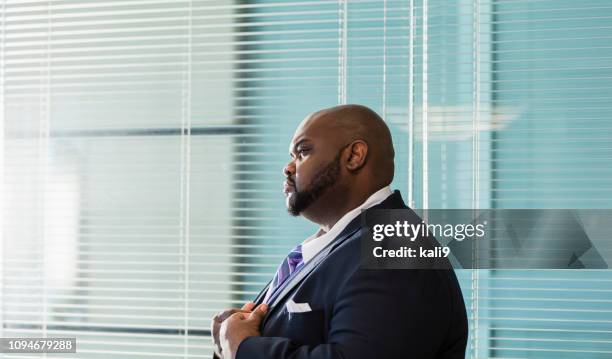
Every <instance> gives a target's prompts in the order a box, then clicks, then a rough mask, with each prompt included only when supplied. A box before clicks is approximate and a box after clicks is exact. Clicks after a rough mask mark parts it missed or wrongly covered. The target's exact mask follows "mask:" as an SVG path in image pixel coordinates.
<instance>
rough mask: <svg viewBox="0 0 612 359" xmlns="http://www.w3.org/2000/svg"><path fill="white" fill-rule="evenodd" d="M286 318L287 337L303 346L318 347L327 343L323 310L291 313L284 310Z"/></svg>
mask: <svg viewBox="0 0 612 359" xmlns="http://www.w3.org/2000/svg"><path fill="white" fill-rule="evenodd" d="M283 315H284V316H285V318H286V322H285V330H284V332H285V333H287V337H288V338H290V339H291V340H294V341H296V342H298V343H300V344H303V345H316V344H322V343H324V342H325V338H326V337H327V323H326V322H325V313H324V312H323V310H313V311H310V312H302V313H290V312H288V311H287V308H284V309H283Z"/></svg>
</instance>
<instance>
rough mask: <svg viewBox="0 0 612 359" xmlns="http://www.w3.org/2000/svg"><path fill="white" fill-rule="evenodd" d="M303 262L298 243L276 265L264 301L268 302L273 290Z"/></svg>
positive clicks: (300, 247) (300, 246)
mask: <svg viewBox="0 0 612 359" xmlns="http://www.w3.org/2000/svg"><path fill="white" fill-rule="evenodd" d="M303 264H304V261H303V260H302V245H301V244H300V245H298V246H297V247H295V248H293V250H292V251H291V252H289V255H288V256H287V258H285V259H284V260H283V262H282V263H281V264H280V266H278V269H277V270H276V274H275V275H274V278H273V279H272V282H271V283H270V288H268V293H266V297H265V299H264V303H268V299H270V297H271V296H272V295H273V294H274V292H276V290H277V289H278V288H280V287H281V286H282V284H283V283H284V282H285V281H286V280H287V279H288V278H289V277H291V275H292V274H293V273H295V271H296V270H297V269H298V268H299V267H300V266H301V265H303Z"/></svg>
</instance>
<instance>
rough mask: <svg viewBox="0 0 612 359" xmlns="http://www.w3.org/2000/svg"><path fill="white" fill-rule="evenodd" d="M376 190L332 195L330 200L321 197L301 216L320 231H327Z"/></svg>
mask: <svg viewBox="0 0 612 359" xmlns="http://www.w3.org/2000/svg"><path fill="white" fill-rule="evenodd" d="M375 192H376V190H373V191H359V192H355V191H352V192H351V193H334V194H333V199H332V198H329V199H327V198H325V197H328V196H324V197H321V198H320V199H319V200H318V201H317V203H313V204H312V205H311V208H309V210H308V211H307V212H308V213H306V212H304V213H302V215H303V216H304V217H305V218H307V219H308V220H310V221H312V222H314V223H317V224H318V225H319V226H320V227H321V230H323V231H325V232H329V230H330V229H331V228H332V227H333V226H334V225H335V224H336V223H338V221H339V220H340V219H341V218H342V217H343V216H344V215H345V214H347V213H348V212H350V211H351V210H353V209H355V208H357V207H358V206H359V205H361V204H362V203H363V202H365V201H366V200H367V199H368V198H369V197H370V196H371V195H372V194H373V193H375ZM326 199H327V200H326Z"/></svg>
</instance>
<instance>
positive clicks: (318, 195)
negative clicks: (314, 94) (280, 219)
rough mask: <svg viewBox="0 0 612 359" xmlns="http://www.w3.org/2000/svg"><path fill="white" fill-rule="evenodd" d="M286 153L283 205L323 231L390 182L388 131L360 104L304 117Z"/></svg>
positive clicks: (389, 142)
mask: <svg viewBox="0 0 612 359" xmlns="http://www.w3.org/2000/svg"><path fill="white" fill-rule="evenodd" d="M289 153H290V156H291V160H290V161H289V163H287V165H286V166H285V168H284V169H283V173H284V174H285V177H286V181H285V185H284V189H285V190H284V191H285V195H286V200H287V209H288V210H289V212H290V213H291V214H293V215H303V216H304V217H306V218H308V219H309V220H311V221H313V222H315V223H319V224H321V226H322V228H324V229H325V231H327V230H328V229H329V228H331V226H332V225H333V224H334V223H335V221H337V220H338V219H339V218H340V217H342V216H343V215H344V214H345V213H347V212H348V211H349V210H352V209H354V208H356V207H357V206H359V205H360V204H362V203H363V202H364V201H365V200H366V199H367V198H368V197H370V195H372V194H373V193H374V192H376V191H378V190H380V189H381V188H383V187H385V186H387V185H389V184H390V183H391V181H392V180H393V156H394V151H393V143H392V141H391V133H390V131H389V128H388V127H387V125H386V124H385V122H384V121H383V120H382V119H381V118H380V116H378V115H377V114H376V112H374V111H372V110H370V109H369V108H367V107H365V106H360V105H343V106H336V107H332V108H328V109H324V110H321V111H318V112H315V113H313V114H312V115H310V116H308V117H307V118H306V119H305V120H304V121H302V123H301V124H300V125H299V126H298V128H297V130H296V131H295V134H294V136H293V139H292V140H291V143H290V145H289Z"/></svg>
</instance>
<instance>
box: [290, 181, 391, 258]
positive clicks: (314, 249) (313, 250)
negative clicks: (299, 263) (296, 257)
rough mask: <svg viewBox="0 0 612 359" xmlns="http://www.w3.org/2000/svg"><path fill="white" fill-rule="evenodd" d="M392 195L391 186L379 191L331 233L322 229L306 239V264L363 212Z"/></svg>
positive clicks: (351, 211)
mask: <svg viewBox="0 0 612 359" xmlns="http://www.w3.org/2000/svg"><path fill="white" fill-rule="evenodd" d="M392 193H393V192H391V189H390V188H389V186H386V187H383V188H381V189H379V190H378V191H376V192H375V193H373V194H372V195H371V196H370V197H368V199H366V200H365V202H363V203H362V204H361V205H359V206H358V207H357V208H354V209H352V210H350V211H349V212H347V213H346V214H345V215H344V216H342V218H340V220H339V221H338V222H336V224H334V226H333V227H331V228H330V229H329V232H327V233H325V232H323V230H322V229H320V230H319V231H317V233H315V234H313V235H312V236H310V237H308V238H306V240H305V241H304V242H302V258H303V261H304V264H306V263H308V261H309V260H311V259H312V258H313V257H314V256H315V255H317V253H319V252H320V251H321V250H322V249H323V248H325V246H327V245H328V244H329V243H330V242H331V241H333V240H334V238H336V237H337V236H338V235H339V234H340V233H341V232H342V231H343V230H344V228H346V226H347V225H348V224H349V223H351V221H352V220H353V219H355V218H356V217H357V216H359V215H360V214H361V211H362V210H365V209H368V208H370V207H374V206H376V205H377V204H379V203H381V202H382V201H384V200H385V199H387V197H389V196H390V195H391V194H392Z"/></svg>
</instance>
